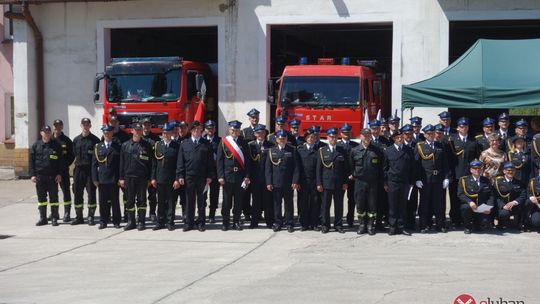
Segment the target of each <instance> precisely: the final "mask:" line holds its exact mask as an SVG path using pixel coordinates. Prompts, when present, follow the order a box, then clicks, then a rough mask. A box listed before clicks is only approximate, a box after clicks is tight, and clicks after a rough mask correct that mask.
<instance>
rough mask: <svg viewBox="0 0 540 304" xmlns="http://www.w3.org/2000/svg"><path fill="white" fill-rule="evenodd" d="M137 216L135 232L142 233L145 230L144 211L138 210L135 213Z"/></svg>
mask: <svg viewBox="0 0 540 304" xmlns="http://www.w3.org/2000/svg"><path fill="white" fill-rule="evenodd" d="M137 214H138V219H137V220H138V222H137V230H139V231H142V230H144V229H146V210H144V209H143V210H139V211H138V212H137Z"/></svg>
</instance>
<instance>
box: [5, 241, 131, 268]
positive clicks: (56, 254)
mask: <svg viewBox="0 0 540 304" xmlns="http://www.w3.org/2000/svg"><path fill="white" fill-rule="evenodd" d="M123 232H124V231H120V232H117V233H113V234H111V235H108V236H106V237H104V238H101V239H97V240H95V241H92V242H89V243H85V244H82V245H79V246H76V247H73V248H70V249H66V250H63V251H60V252H57V253H55V254H51V255H48V256H45V257H42V258H39V259H35V260H32V261H28V262H25V263H22V264H19V265H15V266H11V267H8V268H4V269H0V273H3V272H6V271H10V270H13V269H16V268H20V267H23V266H26V265H31V264H35V263H38V262H41V261H44V260H48V259H50V258H54V257H57V256H60V255H62V254H64V253H68V252H72V251H75V250H77V249H80V248H83V247H87V246H90V245H95V244H97V243H99V242H101V241H104V240H107V239H110V238H112V237H114V236H117V235H119V234H120V233H123Z"/></svg>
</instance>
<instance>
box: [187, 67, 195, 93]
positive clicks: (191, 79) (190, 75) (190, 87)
mask: <svg viewBox="0 0 540 304" xmlns="http://www.w3.org/2000/svg"><path fill="white" fill-rule="evenodd" d="M196 76H197V71H187V100H192V99H193V97H196V96H197V77H196Z"/></svg>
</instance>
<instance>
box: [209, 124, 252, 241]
mask: <svg viewBox="0 0 540 304" xmlns="http://www.w3.org/2000/svg"><path fill="white" fill-rule="evenodd" d="M228 124H229V127H230V129H229V133H230V135H229V136H226V137H224V138H222V139H221V143H220V145H219V146H220V147H219V148H218V153H217V178H218V182H219V184H220V185H221V186H222V187H223V206H222V207H221V215H222V217H223V227H222V230H223V231H227V230H229V226H230V218H231V208H232V209H233V226H232V228H233V229H234V230H242V229H243V228H242V225H241V224H240V216H241V215H242V204H243V202H244V196H245V195H246V188H247V187H248V186H249V183H250V177H251V172H250V169H251V159H250V158H249V155H248V152H247V144H246V143H245V142H244V140H243V138H242V137H240V136H239V135H240V127H241V126H242V123H241V122H239V121H237V120H234V121H230V122H229V123H228Z"/></svg>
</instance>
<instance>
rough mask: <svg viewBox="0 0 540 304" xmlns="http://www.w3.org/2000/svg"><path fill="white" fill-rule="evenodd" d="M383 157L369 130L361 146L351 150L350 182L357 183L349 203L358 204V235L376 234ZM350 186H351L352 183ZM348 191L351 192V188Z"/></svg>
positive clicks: (366, 130)
mask: <svg viewBox="0 0 540 304" xmlns="http://www.w3.org/2000/svg"><path fill="white" fill-rule="evenodd" d="M381 155H382V152H381V151H380V149H379V147H377V146H375V145H373V144H371V130H370V129H368V128H365V129H363V130H362V132H361V139H360V144H359V145H357V146H356V147H354V148H352V149H351V152H350V154H349V158H348V160H349V166H350V168H351V171H352V172H351V176H350V177H349V180H352V181H353V182H354V183H355V186H354V189H355V192H354V197H353V198H351V199H349V203H351V200H353V201H354V202H355V203H356V208H357V211H358V223H359V226H358V231H357V233H358V234H364V233H369V234H370V235H374V234H375V219H376V217H377V190H378V183H379V181H380V179H381V178H382V167H383V159H382V158H381ZM351 178H352V179H351ZM348 184H350V181H349V183H348ZM347 191H351V190H350V188H348V189H347ZM353 206H354V204H353ZM347 220H348V219H347Z"/></svg>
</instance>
